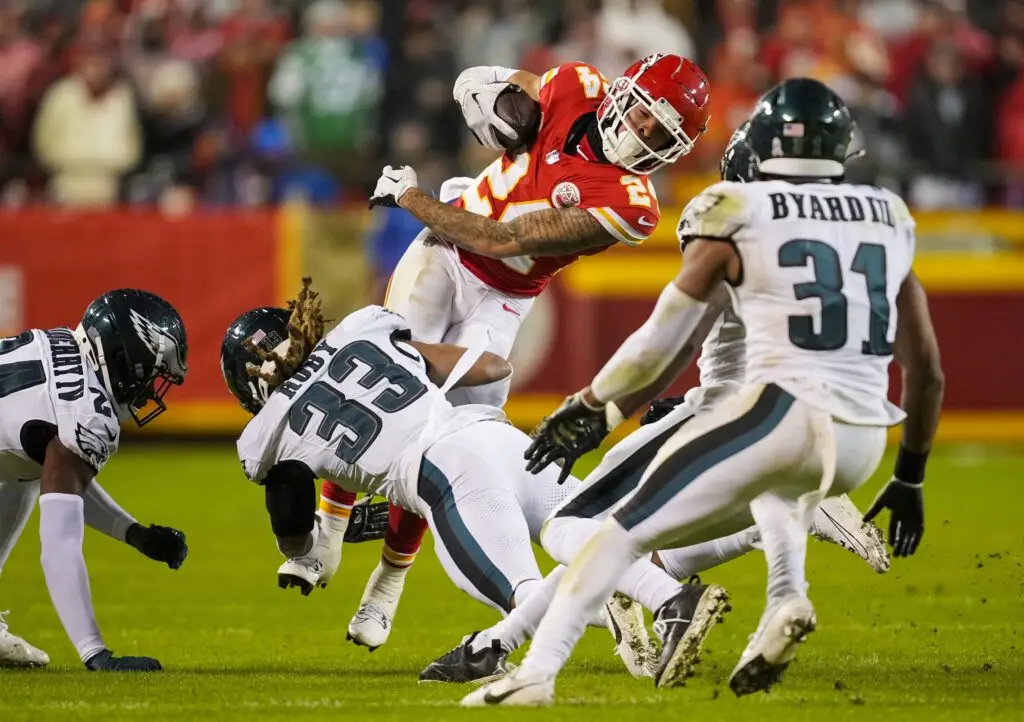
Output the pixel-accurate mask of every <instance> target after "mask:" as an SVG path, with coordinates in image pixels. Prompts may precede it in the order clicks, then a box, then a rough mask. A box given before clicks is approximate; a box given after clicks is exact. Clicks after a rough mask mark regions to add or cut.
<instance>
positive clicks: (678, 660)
mask: <svg viewBox="0 0 1024 722" xmlns="http://www.w3.org/2000/svg"><path fill="white" fill-rule="evenodd" d="M731 610H732V607H731V606H729V593H728V592H726V591H725V589H724V588H723V587H721V586H719V585H718V584H701V583H700V579H697V578H691V580H690V583H688V584H685V585H683V588H682V589H681V590H680V591H679V594H677V595H676V596H674V597H672V599H670V600H668V601H667V602H665V604H664V605H662V607H661V609H659V610H658V612H657V614H656V615H655V617H654V632H655V634H657V635H658V637H660V638H661V658H660V659H659V660H658V670H657V672H655V675H654V684H655V686H656V687H682V686H683V685H684V684H686V679H687V677H692V676H693V674H694V667H696V666H697V663H698V662H700V656H699V655H700V650H701V647H703V646H704V640H705V639H707V636H708V634H710V633H711V630H712V629H713V628H714V626H715V624H717V623H719V622H722V621H724V616H725V613H726V612H728V611H731Z"/></svg>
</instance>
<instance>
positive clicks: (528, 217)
mask: <svg viewBox="0 0 1024 722" xmlns="http://www.w3.org/2000/svg"><path fill="white" fill-rule="evenodd" d="M398 205H399V206H400V207H402V208H404V209H406V210H407V211H409V212H410V213H412V214H413V215H414V216H416V218H418V219H419V220H420V221H422V222H423V223H425V224H426V225H427V226H428V227H429V228H430V230H431V231H433V232H434V233H435V234H436V235H438V236H441V237H442V238H444V239H445V240H446V241H448V242H450V243H453V244H454V245H456V246H458V247H459V248H462V249H465V250H467V251H472V252H473V253H479V254H480V255H481V256H487V257H489V258H511V257H513V256H567V255H571V254H573V253H580V252H582V251H586V250H588V249H591V248H600V247H602V246H610V245H612V244H613V243H615V238H614V237H612V236H611V235H610V234H609V233H608V232H607V231H606V230H605V229H604V227H603V226H602V225H601V224H600V222H598V220H597V219H596V218H594V217H593V216H592V215H590V214H589V213H588V212H587V211H585V210H583V209H582V208H549V209H545V210H542V211H535V212H533V213H525V214H523V215H521V216H519V217H518V218H516V219H515V220H513V221H510V222H509V223H499V222H498V221H495V220H492V219H490V218H486V217H484V216H479V215H477V214H475V213H471V212H469V211H467V210H465V209H462V208H456V207H454V206H450V205H448V204H447V203H442V202H441V201H438V200H435V199H433V198H431V197H430V196H429V195H427V194H426V193H424V192H423V191H421V190H419V189H417V188H410V189H409V190H407V191H406V192H405V193H403V194H402V197H401V198H400V199H399V201H398Z"/></svg>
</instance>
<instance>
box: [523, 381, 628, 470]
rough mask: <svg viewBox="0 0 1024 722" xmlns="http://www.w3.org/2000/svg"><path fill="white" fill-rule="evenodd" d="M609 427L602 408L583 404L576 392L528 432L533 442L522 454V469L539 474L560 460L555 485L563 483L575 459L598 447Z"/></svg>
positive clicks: (581, 397) (605, 412)
mask: <svg viewBox="0 0 1024 722" xmlns="http://www.w3.org/2000/svg"><path fill="white" fill-rule="evenodd" d="M609 431H611V428H610V427H609V424H608V412H607V410H606V409H605V407H604V406H601V407H599V408H595V407H592V406H589V405H587V403H586V402H585V401H584V400H583V396H582V395H581V394H579V393H576V394H573V395H572V396H568V397H566V399H565V401H563V402H562V405H561V406H559V407H558V408H557V409H555V412H554V413H553V414H551V416H545V417H544V420H543V421H541V422H540V423H539V424H537V426H536V428H534V430H533V431H532V432H530V437H531V438H532V439H533V443H531V444H530V448H528V449H527V450H526V453H525V454H523V458H525V459H526V470H527V471H529V472H530V473H531V474H539V473H540V472H541V471H543V470H544V469H545V468H547V466H548V465H549V464H551V463H553V462H556V461H562V471H561V473H560V474H559V476H558V483H559V484H563V483H565V480H566V479H568V478H569V474H571V473H572V466H573V464H574V463H576V459H578V458H579V457H581V456H583V455H584V454H586V453H587V452H588V451H593V450H594V449H596V448H598V447H599V446H600V445H601V442H602V441H604V438H605V437H606V436H608V432H609Z"/></svg>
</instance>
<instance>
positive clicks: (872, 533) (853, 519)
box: [811, 494, 889, 574]
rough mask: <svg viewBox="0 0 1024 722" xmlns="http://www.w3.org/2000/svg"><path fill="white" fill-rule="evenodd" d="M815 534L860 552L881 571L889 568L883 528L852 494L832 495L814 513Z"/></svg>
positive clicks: (860, 555)
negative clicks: (868, 518)
mask: <svg viewBox="0 0 1024 722" xmlns="http://www.w3.org/2000/svg"><path fill="white" fill-rule="evenodd" d="M811 534H812V535H813V536H814V537H816V538H818V539H820V540H822V541H827V542H832V543H833V544H836V545H838V546H841V547H842V548H843V549H846V550H847V551H849V552H851V553H853V554H856V555H857V556H859V557H860V558H861V559H863V560H864V561H866V562H867V563H868V564H869V565H870V566H871V568H872V569H874V570H875V571H876V572H878V573H879V574H885V573H886V572H887V571H889V551H888V550H887V549H886V548H885V537H884V536H883V534H882V530H881V529H879V528H878V527H877V526H875V525H874V524H872V523H871V522H866V521H864V515H863V514H861V513H860V511H859V510H858V509H857V507H856V506H854V503H853V501H851V500H850V497H848V496H846V494H843V495H842V496H831V497H828V498H827V499H825V500H823V501H822V502H821V504H820V505H819V506H818V508H817V509H816V510H815V512H814V519H813V521H812V523H811Z"/></svg>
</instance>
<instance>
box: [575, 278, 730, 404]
mask: <svg viewBox="0 0 1024 722" xmlns="http://www.w3.org/2000/svg"><path fill="white" fill-rule="evenodd" d="M728 300H729V299H728V292H727V291H726V290H725V287H724V286H723V287H721V288H720V292H719V293H718V294H716V295H715V296H714V297H713V298H712V299H710V300H709V302H708V307H707V309H706V310H705V311H704V316H703V318H701V321H700V323H699V324H698V325H697V328H695V329H694V331H693V333H691V334H690V337H689V338H688V339H687V340H686V342H685V343H684V344H683V346H682V348H680V349H679V351H677V352H676V355H675V358H673V359H672V361H671V362H670V363H669V364H668V366H666V367H665V369H664V371H662V372H661V374H660V375H659V376H658V377H657V378H656V379H655V380H654V381H652V382H651V383H649V384H647V385H646V386H644V387H643V388H641V389H638V390H637V391H634V392H633V393H630V394H627V395H625V396H621V397H619V398H617V399H614V402H615V405H616V406H617V407H618V409H619V411H621V412H622V415H623V416H625V417H629V416H632V415H633V414H634V413H636V412H637V411H639V410H640V409H644V408H647V407H648V406H650V404H651V402H653V401H654V400H655V399H657V398H658V397H659V396H661V395H662V394H663V393H664V392H665V390H666V389H668V387H669V386H671V385H672V382H673V381H675V380H676V379H677V378H679V375H680V374H681V373H682V372H683V371H685V370H686V369H687V367H689V365H690V364H691V363H693V360H694V358H696V356H697V352H698V351H699V350H700V347H701V344H703V343H704V339H705V338H707V335H708V334H709V333H710V332H711V328H712V327H713V326H714V325H715V321H716V320H718V317H719V316H720V315H721V314H722V310H723V309H724V308H725V305H726V304H727V303H728ZM588 400H589V401H593V399H588Z"/></svg>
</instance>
